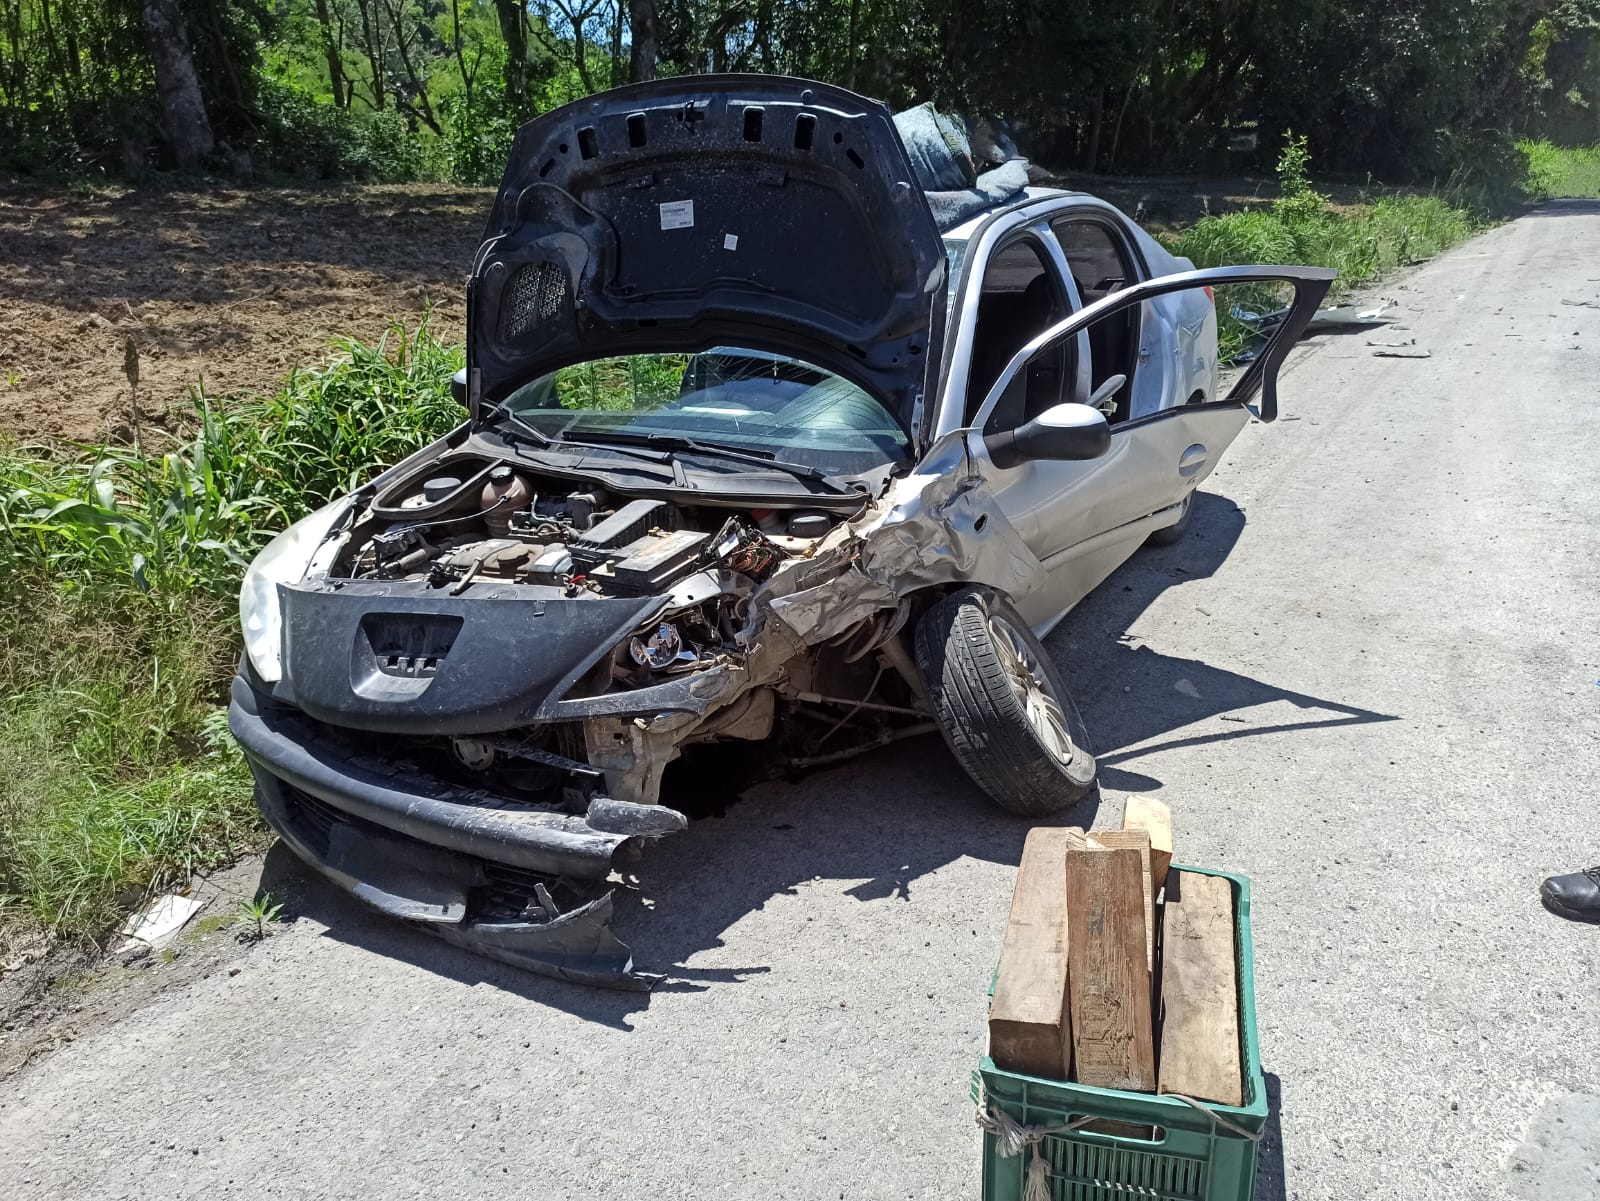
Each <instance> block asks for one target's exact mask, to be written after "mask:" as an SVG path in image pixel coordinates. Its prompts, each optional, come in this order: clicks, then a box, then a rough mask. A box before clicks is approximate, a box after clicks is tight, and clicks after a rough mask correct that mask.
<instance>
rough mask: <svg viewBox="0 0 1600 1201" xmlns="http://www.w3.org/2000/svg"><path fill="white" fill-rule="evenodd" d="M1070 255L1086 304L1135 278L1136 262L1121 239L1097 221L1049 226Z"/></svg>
mask: <svg viewBox="0 0 1600 1201" xmlns="http://www.w3.org/2000/svg"><path fill="white" fill-rule="evenodd" d="M1050 229H1051V231H1052V232H1053V233H1054V234H1055V235H1056V241H1058V242H1060V243H1061V253H1062V254H1064V255H1066V256H1067V265H1068V266H1069V267H1071V268H1072V278H1073V281H1074V282H1075V283H1076V284H1077V285H1078V294H1079V295H1080V296H1082V297H1083V303H1084V304H1085V305H1091V304H1093V303H1094V302H1095V301H1097V300H1100V299H1102V298H1103V297H1106V296H1109V295H1110V294H1111V293H1112V292H1116V291H1119V290H1120V289H1122V288H1125V287H1127V286H1128V284H1130V283H1131V282H1133V279H1134V273H1133V264H1132V263H1131V262H1130V261H1129V260H1128V254H1127V251H1126V250H1125V249H1124V248H1123V245H1122V240H1121V239H1120V238H1118V237H1117V235H1116V234H1114V233H1112V232H1111V231H1110V230H1109V229H1107V228H1106V227H1105V226H1104V225H1101V224H1100V223H1099V222H1098V221H1081V220H1080V221H1073V220H1070V219H1069V220H1061V221H1057V222H1055V223H1054V224H1053V225H1051V227H1050Z"/></svg>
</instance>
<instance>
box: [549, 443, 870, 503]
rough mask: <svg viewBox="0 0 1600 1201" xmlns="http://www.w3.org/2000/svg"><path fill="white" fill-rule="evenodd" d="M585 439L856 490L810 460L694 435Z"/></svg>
mask: <svg viewBox="0 0 1600 1201" xmlns="http://www.w3.org/2000/svg"><path fill="white" fill-rule="evenodd" d="M564 441H579V439H564ZM581 441H584V442H590V443H595V444H598V445H602V446H604V445H609V444H611V443H613V442H616V443H619V444H621V445H624V446H633V445H642V446H650V447H654V448H656V449H658V450H676V451H686V452H688V453H689V454H696V455H704V456H706V457H707V458H715V459H725V460H727V461H728V462H730V463H748V464H750V465H751V466H753V467H770V468H772V469H773V470H774V471H781V472H783V473H784V474H785V475H792V476H794V477H795V478H796V479H800V480H810V481H812V482H814V483H818V484H823V485H826V486H827V488H828V489H829V490H830V491H833V492H836V493H838V494H839V495H841V496H851V495H853V494H854V490H853V489H850V488H846V487H845V486H844V485H843V484H841V483H839V481H838V480H836V479H834V478H833V477H832V476H831V475H829V474H828V473H827V472H826V471H823V470H822V469H821V468H820V467H813V466H811V464H809V463H787V462H785V461H784V460H782V459H779V458H775V457H774V456H773V455H771V454H770V453H768V452H766V451H760V450H739V449H738V448H736V447H732V446H718V445H717V444H716V443H714V442H700V441H698V440H696V439H694V438H685V437H683V436H682V435H679V434H625V433H611V434H593V433H587V432H586V433H585V434H584V437H583V438H582V439H581Z"/></svg>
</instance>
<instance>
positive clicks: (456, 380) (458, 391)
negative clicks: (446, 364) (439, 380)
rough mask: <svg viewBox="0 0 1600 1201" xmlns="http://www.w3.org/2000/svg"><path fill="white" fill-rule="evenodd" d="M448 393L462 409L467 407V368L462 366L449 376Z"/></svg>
mask: <svg viewBox="0 0 1600 1201" xmlns="http://www.w3.org/2000/svg"><path fill="white" fill-rule="evenodd" d="M450 395H451V396H453V397H454V398H455V402H456V403H457V404H458V405H460V406H461V407H462V408H463V409H464V408H466V407H467V369H466V368H465V367H463V368H462V369H461V370H460V371H458V372H456V373H455V374H454V375H452V376H451V377H450Z"/></svg>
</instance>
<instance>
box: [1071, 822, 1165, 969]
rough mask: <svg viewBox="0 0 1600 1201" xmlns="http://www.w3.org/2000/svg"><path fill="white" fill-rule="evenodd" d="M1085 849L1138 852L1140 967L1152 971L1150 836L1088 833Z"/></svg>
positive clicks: (1153, 884)
mask: <svg viewBox="0 0 1600 1201" xmlns="http://www.w3.org/2000/svg"><path fill="white" fill-rule="evenodd" d="M1084 846H1086V847H1097V846H1098V847H1108V848H1110V849H1111V850H1114V851H1138V852H1139V868H1140V870H1141V871H1142V872H1143V873H1144V965H1145V970H1147V971H1151V972H1153V971H1155V970H1156V881H1157V880H1158V879H1163V878H1164V877H1157V876H1155V875H1154V874H1153V872H1154V870H1155V858H1154V855H1153V853H1152V852H1151V849H1150V836H1149V835H1148V834H1146V833H1145V832H1144V831H1143V830H1090V831H1089V832H1088V834H1086V835H1084Z"/></svg>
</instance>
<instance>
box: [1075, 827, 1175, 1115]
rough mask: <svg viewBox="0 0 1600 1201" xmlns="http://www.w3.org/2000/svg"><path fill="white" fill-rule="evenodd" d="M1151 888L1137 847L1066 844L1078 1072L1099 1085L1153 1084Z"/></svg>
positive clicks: (1145, 1087)
mask: <svg viewBox="0 0 1600 1201" xmlns="http://www.w3.org/2000/svg"><path fill="white" fill-rule="evenodd" d="M1148 895H1149V890H1148V889H1147V888H1146V887H1145V883H1144V868H1143V865H1142V862H1141V856H1140V854H1139V852H1138V851H1136V850H1102V849H1095V848H1092V847H1091V848H1087V849H1085V850H1081V851H1080V850H1069V851H1068V852H1067V913H1068V915H1069V916H1068V919H1067V920H1068V922H1069V924H1070V925H1071V927H1072V939H1071V941H1070V942H1069V943H1068V945H1067V959H1068V964H1067V980H1068V985H1069V989H1068V991H1069V992H1070V994H1071V998H1072V1051H1073V1063H1074V1069H1073V1070H1074V1073H1075V1075H1074V1078H1075V1079H1077V1080H1078V1081H1079V1082H1080V1083H1082V1084H1090V1085H1094V1086H1095V1087H1097V1088H1120V1089H1132V1090H1135V1091H1139V1092H1151V1091H1153V1090H1154V1089H1155V1086H1156V1065H1155V1047H1154V1043H1153V1040H1152V1037H1151V1013H1150V971H1149V968H1148V966H1147V960H1146V958H1145V954H1144V939H1145V934H1144V904H1145V898H1146V897H1147V896H1148Z"/></svg>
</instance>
